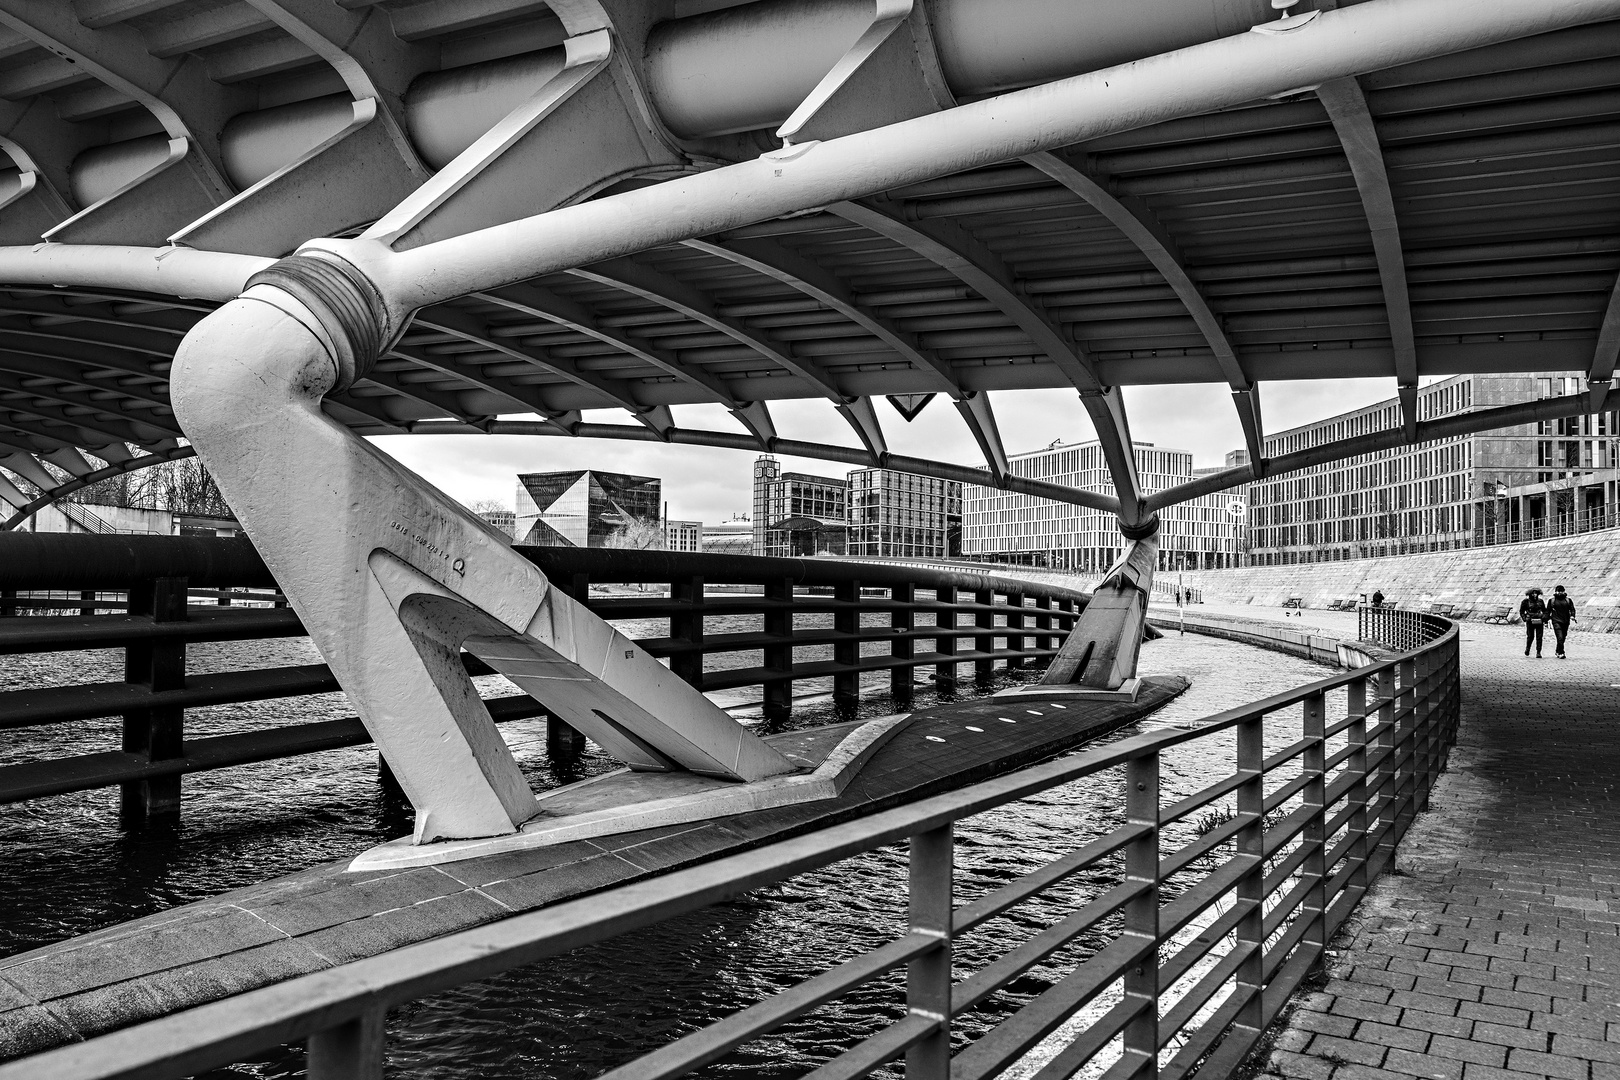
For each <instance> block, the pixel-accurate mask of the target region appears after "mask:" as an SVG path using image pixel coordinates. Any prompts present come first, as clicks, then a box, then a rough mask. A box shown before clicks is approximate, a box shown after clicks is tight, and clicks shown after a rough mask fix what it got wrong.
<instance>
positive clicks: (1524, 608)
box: [1519, 589, 1547, 660]
mask: <svg viewBox="0 0 1620 1080" xmlns="http://www.w3.org/2000/svg"><path fill="white" fill-rule="evenodd" d="M1519 618H1521V619H1523V620H1524V655H1526V656H1529V655H1530V646H1531V645H1532V644H1534V645H1535V647H1536V659H1537V660H1540V659H1541V637H1542V633H1543V627H1544V626H1545V624H1546V622H1547V602H1546V601H1545V600H1543V599H1542V598H1541V590H1540V589H1529V590H1526V592H1525V594H1524V599H1523V600H1520V601H1519Z"/></svg>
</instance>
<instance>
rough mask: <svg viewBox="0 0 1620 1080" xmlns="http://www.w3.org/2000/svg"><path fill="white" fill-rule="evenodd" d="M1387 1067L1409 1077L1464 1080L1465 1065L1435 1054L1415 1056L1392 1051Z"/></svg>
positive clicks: (1406, 1052) (1407, 1051)
mask: <svg viewBox="0 0 1620 1080" xmlns="http://www.w3.org/2000/svg"><path fill="white" fill-rule="evenodd" d="M1386 1066H1387V1067H1388V1068H1389V1069H1391V1070H1394V1071H1396V1072H1403V1073H1406V1074H1408V1075H1409V1076H1424V1077H1429V1078H1431V1080H1462V1072H1463V1063H1462V1062H1460V1061H1453V1060H1452V1059H1450V1058H1443V1057H1436V1056H1435V1055H1433V1054H1414V1053H1412V1052H1411V1051H1410V1050H1391V1051H1390V1052H1389V1056H1388V1058H1387V1059H1386Z"/></svg>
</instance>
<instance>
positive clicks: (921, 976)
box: [906, 824, 956, 1080]
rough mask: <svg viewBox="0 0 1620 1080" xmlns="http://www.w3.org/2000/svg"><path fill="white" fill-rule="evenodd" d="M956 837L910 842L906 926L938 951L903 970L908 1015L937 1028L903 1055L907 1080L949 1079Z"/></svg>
mask: <svg viewBox="0 0 1620 1080" xmlns="http://www.w3.org/2000/svg"><path fill="white" fill-rule="evenodd" d="M955 854H956V853H955V835H954V832H953V826H952V825H950V824H947V825H944V826H941V827H940V828H937V829H930V830H929V831H928V832H923V833H918V834H917V835H915V836H913V837H912V838H911V856H910V883H909V885H910V921H911V930H912V932H913V933H924V934H930V935H933V936H936V937H938V938H939V943H940V944H939V948H937V949H932V950H930V951H929V952H926V953H924V954H923V955H921V956H919V957H917V958H915V959H914V960H911V961H910V962H909V963H908V964H907V967H906V1011H907V1012H908V1013H909V1014H910V1015H911V1016H913V1017H922V1018H924V1019H926V1020H929V1021H932V1022H934V1023H936V1024H937V1025H938V1026H937V1027H936V1028H935V1029H934V1031H933V1033H932V1034H930V1035H928V1036H927V1037H926V1038H924V1039H922V1040H921V1041H919V1042H917V1043H916V1044H914V1045H913V1046H912V1047H911V1048H910V1049H909V1050H907V1051H906V1077H907V1078H908V1080H949V1077H950V1075H951V912H952V909H953V906H954V905H953V903H952V898H953V894H952V888H953V881H954V878H955Z"/></svg>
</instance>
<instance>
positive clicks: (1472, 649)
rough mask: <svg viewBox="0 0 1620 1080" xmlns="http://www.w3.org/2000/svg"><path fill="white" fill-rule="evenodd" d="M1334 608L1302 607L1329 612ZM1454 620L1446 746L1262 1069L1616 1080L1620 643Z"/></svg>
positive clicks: (1380, 1078)
mask: <svg viewBox="0 0 1620 1080" xmlns="http://www.w3.org/2000/svg"><path fill="white" fill-rule="evenodd" d="M1333 617H1334V613H1322V612H1315V611H1311V612H1306V613H1305V618H1304V620H1303V621H1304V622H1306V623H1310V622H1313V621H1318V622H1320V623H1321V624H1322V625H1324V626H1326V625H1328V624H1329V623H1330V622H1331V621H1332V619H1333ZM1607 638H1608V636H1607V635H1602V636H1599V635H1588V634H1579V635H1575V636H1573V637H1572V640H1571V642H1570V646H1569V649H1570V654H1571V659H1570V660H1568V661H1559V660H1554V659H1552V658H1551V656H1550V653H1549V657H1548V659H1545V660H1540V661H1538V660H1536V659H1534V658H1526V657H1525V656H1524V654H1523V644H1524V642H1523V632H1522V631H1521V630H1520V629H1519V628H1517V627H1496V626H1481V625H1468V626H1466V627H1465V631H1464V636H1463V644H1462V685H1463V713H1462V728H1461V734H1460V741H1459V745H1458V746H1457V748H1456V749H1455V750H1454V751H1453V752H1452V754H1451V762H1450V770H1449V771H1448V772H1447V774H1446V775H1445V776H1444V777H1443V778H1442V779H1441V781H1440V784H1439V786H1438V787H1437V788H1436V789H1435V791H1434V793H1433V795H1432V797H1431V800H1430V809H1429V812H1428V813H1426V814H1423V815H1421V816H1419V817H1418V819H1417V821H1416V822H1415V823H1414V825H1413V827H1412V829H1411V831H1410V832H1408V833H1407V835H1406V839H1405V840H1404V841H1403V842H1402V843H1401V846H1400V850H1399V852H1398V853H1397V856H1396V866H1397V867H1398V870H1399V872H1398V873H1396V874H1389V875H1385V876H1384V877H1383V878H1381V879H1380V880H1379V881H1378V882H1377V884H1376V885H1375V886H1374V888H1373V889H1372V891H1371V892H1370V893H1369V894H1368V896H1367V898H1366V900H1365V901H1363V903H1362V905H1361V908H1360V909H1359V911H1358V912H1357V914H1356V916H1355V917H1353V918H1352V920H1351V922H1350V923H1349V924H1348V925H1347V927H1346V930H1345V931H1344V932H1343V933H1341V935H1340V939H1339V941H1338V942H1336V943H1335V946H1334V947H1335V949H1336V950H1337V953H1336V958H1335V960H1334V961H1333V962H1332V963H1331V964H1330V970H1329V972H1328V975H1329V978H1328V980H1327V982H1326V984H1325V986H1324V987H1323V988H1322V989H1321V991H1320V992H1317V993H1314V994H1311V995H1309V996H1308V997H1306V998H1305V999H1304V1000H1303V1001H1302V1002H1301V1003H1300V1005H1299V1007H1298V1009H1297V1010H1296V1011H1295V1012H1294V1013H1293V1016H1292V1018H1291V1020H1290V1021H1289V1023H1288V1024H1287V1025H1286V1027H1284V1028H1283V1029H1282V1030H1280V1031H1279V1033H1278V1034H1277V1036H1276V1040H1275V1043H1274V1047H1273V1050H1272V1052H1271V1053H1270V1055H1269V1057H1268V1058H1267V1059H1266V1061H1265V1062H1264V1070H1265V1071H1266V1072H1267V1073H1268V1074H1270V1075H1273V1076H1277V1077H1286V1078H1290V1080H1398V1078H1404V1077H1429V1078H1435V1080H1529V1078H1531V1077H1538V1076H1545V1077H1561V1078H1564V1080H1616V1078H1620V688H1616V687H1615V686H1613V685H1611V684H1613V683H1616V682H1620V648H1617V647H1616V646H1617V644H1620V643H1615V642H1613V641H1612V640H1606V639H1607Z"/></svg>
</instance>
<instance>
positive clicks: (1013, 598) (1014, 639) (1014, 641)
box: [1007, 592, 1029, 668]
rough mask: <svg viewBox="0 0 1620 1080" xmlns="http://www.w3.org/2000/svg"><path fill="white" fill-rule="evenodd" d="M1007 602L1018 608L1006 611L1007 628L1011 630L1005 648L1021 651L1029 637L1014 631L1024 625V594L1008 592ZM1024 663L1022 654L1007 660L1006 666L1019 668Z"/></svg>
mask: <svg viewBox="0 0 1620 1080" xmlns="http://www.w3.org/2000/svg"><path fill="white" fill-rule="evenodd" d="M1007 603H1008V604H1009V605H1010V606H1012V607H1015V608H1017V609H1018V610H1017V611H1009V612H1007V629H1008V630H1009V631H1013V632H1011V633H1009V634H1008V635H1007V648H1008V649H1009V650H1011V651H1012V652H1016V653H1022V652H1023V651H1024V646H1025V645H1026V644H1027V643H1028V641H1029V639H1028V638H1026V637H1024V635H1023V634H1020V633H1017V632H1016V631H1018V630H1021V629H1023V626H1024V594H1023V593H1021V592H1010V593H1008V594H1007ZM1024 663H1025V658H1024V657H1023V656H1015V657H1013V658H1012V659H1011V660H1008V661H1007V666H1008V667H1009V668H1021V667H1023V666H1024Z"/></svg>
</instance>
